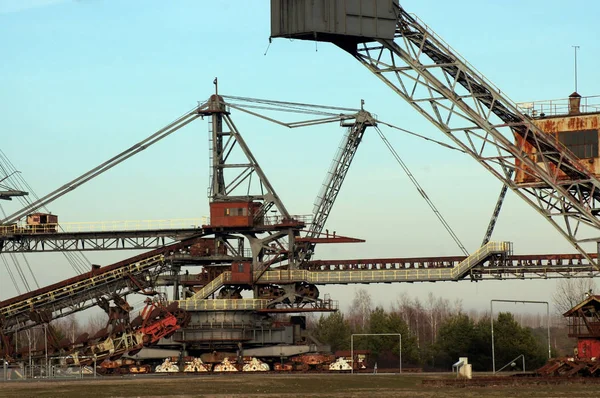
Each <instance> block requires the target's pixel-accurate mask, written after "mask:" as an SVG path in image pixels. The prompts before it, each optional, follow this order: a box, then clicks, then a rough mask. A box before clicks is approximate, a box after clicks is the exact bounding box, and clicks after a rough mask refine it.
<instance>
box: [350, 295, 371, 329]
mask: <svg viewBox="0 0 600 398" xmlns="http://www.w3.org/2000/svg"><path fill="white" fill-rule="evenodd" d="M371 311H373V300H372V299H371V295H370V294H369V292H367V290H366V289H363V288H360V289H357V290H356V291H355V292H354V299H353V300H352V305H351V306H350V322H351V323H352V324H353V326H354V329H355V330H356V329H358V328H360V330H361V331H364V330H365V329H366V327H367V325H368V324H369V319H370V318H371Z"/></svg>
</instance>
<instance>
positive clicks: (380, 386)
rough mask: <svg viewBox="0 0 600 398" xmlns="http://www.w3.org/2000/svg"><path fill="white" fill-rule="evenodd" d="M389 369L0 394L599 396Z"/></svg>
mask: <svg viewBox="0 0 600 398" xmlns="http://www.w3.org/2000/svg"><path fill="white" fill-rule="evenodd" d="M432 377H450V376H428V375H397V374H396V375H390V374H377V375H373V374H359V375H351V374H300V375H296V374H294V375H289V374H287V375H281V374H221V375H214V374H212V375H196V376H193V375H184V376H173V375H160V376H153V377H147V376H134V377H103V378H99V379H96V380H93V379H92V380H90V379H86V380H69V381H64V380H62V381H59V380H52V381H47V380H44V381H38V380H32V381H17V382H4V383H1V382H0V397H7V398H8V397H20V398H22V397H40V398H50V397H59V398H71V397H85V398H95V397H280V396H285V397H360V398H365V397H378V398H379V397H440V396H442V397H457V398H458V397H461V398H462V397H530V398H531V397H569V398H574V397H597V396H598V395H599V394H598V389H599V388H600V386H598V385H585V384H581V385H580V384H569V385H543V386H540V385H535V386H533V385H532V386H519V387H514V386H512V387H498V386H496V387H470V388H460V387H431V386H423V385H422V380H423V379H424V378H432Z"/></svg>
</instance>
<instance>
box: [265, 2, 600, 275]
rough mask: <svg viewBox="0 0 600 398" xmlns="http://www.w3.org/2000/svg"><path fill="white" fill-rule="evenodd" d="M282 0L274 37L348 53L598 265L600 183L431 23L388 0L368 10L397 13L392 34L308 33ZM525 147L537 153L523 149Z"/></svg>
mask: <svg viewBox="0 0 600 398" xmlns="http://www.w3.org/2000/svg"><path fill="white" fill-rule="evenodd" d="M282 3H285V5H286V6H287V7H288V8H286V7H283V6H281V5H280V4H279V2H277V1H273V2H272V10H275V12H274V14H273V15H274V18H275V17H282V15H283V14H279V15H277V12H282V13H285V12H288V14H287V16H288V17H289V18H285V17H282V18H281V21H280V22H281V24H279V25H278V24H277V21H272V30H273V31H274V32H275V34H274V35H273V36H280V37H290V38H298V39H308V40H314V39H315V38H316V39H317V40H321V41H329V42H332V43H334V44H336V45H337V46H339V47H340V48H342V49H344V50H345V51H347V52H348V53H350V54H351V55H352V56H354V57H355V58H356V59H357V60H358V61H359V62H360V63H362V64H363V65H364V66H366V67H367V68H368V69H369V70H370V71H371V72H372V73H374V74H375V75H376V76H377V77H379V78H380V79H381V80H382V81H383V82H384V83H385V84H386V85H388V86H389V87H390V88H391V89H392V90H394V91H395V92H396V93H397V94H398V95H399V96H400V97H402V98H403V99H404V100H406V101H407V102H408V103H409V104H410V105H412V107H413V108H414V109H416V110H417V111H418V112H419V113H421V114H422V115H423V116H424V117H425V118H427V119H428V120H429V121H430V122H431V123H432V124H434V125H435V126H436V127H438V128H439V129H440V130H441V131H442V132H443V133H444V134H446V136H447V137H449V138H450V139H451V140H452V141H454V142H455V143H456V145H458V146H459V147H460V148H461V149H462V150H464V151H465V152H466V153H468V154H469V155H471V156H472V157H473V158H474V159H475V160H476V161H477V162H478V163H480V164H481V165H482V166H483V167H485V168H486V169H487V170H488V171H489V172H490V173H492V174H493V175H494V176H495V177H497V178H498V179H500V180H501V181H502V182H503V184H506V185H507V186H508V187H509V188H510V189H511V190H512V191H513V192H515V193H516V194H517V195H518V196H519V197H521V198H522V199H523V200H525V202H526V203H528V204H529V205H530V206H532V207H533V208H534V209H536V210H537V211H538V212H539V213H540V214H541V215H543V216H544V217H545V218H546V219H547V220H548V221H549V222H550V223H551V224H552V225H553V226H554V227H555V228H556V229H557V230H558V231H559V232H560V233H561V234H562V235H563V236H564V237H565V238H566V239H567V240H568V241H569V242H570V243H571V244H572V245H573V246H574V247H575V248H576V249H577V250H578V251H579V252H580V253H581V254H582V255H583V256H584V257H586V258H587V259H588V260H589V261H590V262H591V263H592V264H594V265H596V266H597V265H598V264H597V261H596V260H595V259H594V258H592V257H591V256H590V255H589V254H588V253H587V252H586V251H585V250H584V248H583V247H582V246H581V243H582V242H586V241H593V240H598V239H599V237H598V232H599V231H598V230H599V229H600V219H599V218H598V217H597V214H598V212H599V211H600V203H599V202H598V201H599V199H600V192H599V191H598V188H600V181H599V180H598V179H597V178H596V177H595V176H594V175H593V174H592V173H591V172H590V171H589V170H588V169H587V168H585V167H584V166H583V165H581V164H580V163H579V162H578V158H577V157H576V156H575V155H574V154H573V153H571V152H570V151H569V150H568V149H567V148H565V147H564V146H563V145H562V144H560V143H558V142H557V141H555V140H554V139H553V138H552V137H551V136H549V135H548V134H545V133H544V132H543V131H542V130H540V128H538V127H537V126H536V125H535V124H534V123H533V122H532V120H531V119H530V118H528V117H527V116H525V115H524V114H523V113H521V112H520V110H519V109H518V107H517V105H516V104H515V103H514V102H512V101H511V100H510V99H509V98H508V97H507V96H506V95H505V94H504V93H503V92H502V91H501V90H500V89H498V88H497V87H495V86H494V85H493V84H492V83H491V82H489V81H488V80H487V79H486V78H485V76H483V74H481V73H480V72H479V71H477V70H476V69H475V68H474V67H473V66H471V65H470V64H469V63H468V62H467V61H466V60H465V59H464V58H462V57H461V56H460V55H459V54H458V53H457V52H456V51H455V50H454V49H452V48H451V47H450V46H449V45H448V44H447V43H445V42H444V41H443V39H441V38H440V37H439V36H438V35H437V34H435V32H433V31H432V30H431V29H430V28H429V27H428V26H427V25H425V24H424V23H423V22H422V21H420V20H419V19H418V18H417V17H416V16H414V15H412V14H409V13H408V12H406V11H405V10H404V9H403V8H402V7H400V6H399V5H398V4H397V1H394V2H393V3H394V4H393V6H392V9H389V4H388V2H385V3H386V4H387V6H386V7H387V8H385V7H382V6H381V4H382V2H373V3H371V5H370V7H373V8H376V10H375V11H374V14H369V15H377V16H378V17H380V13H382V11H383V15H384V16H385V15H387V14H386V13H389V14H392V15H393V16H394V17H395V18H396V21H395V29H394V31H393V34H390V35H389V36H390V37H382V34H381V32H379V31H378V32H373V34H372V36H371V37H369V35H368V34H365V33H364V32H363V31H360V32H358V33H353V34H348V33H345V32H351V31H352V26H349V25H347V26H345V29H346V31H345V32H341V33H339V34H332V33H331V32H330V31H329V32H326V33H322V34H321V35H319V33H318V32H315V33H314V34H311V35H307V34H305V33H303V32H299V30H298V29H297V28H298V26H297V25H294V24H293V23H292V22H290V21H294V18H291V16H293V15H292V14H293V13H296V12H299V10H298V9H295V8H294V6H293V4H292V3H290V2H282ZM277 7H280V8H277ZM377 7H379V8H377ZM313 11H314V10H313ZM348 12H349V11H348ZM365 15H367V13H366V12H363V19H365V18H367V17H366V16H365ZM384 22H385V21H384ZM286 23H289V26H288V25H286ZM347 24H349V22H347ZM315 25H317V23H316V22H315ZM384 27H385V26H384ZM313 30H316V27H313ZM390 32H391V31H390ZM528 145H531V146H532V147H533V148H534V150H533V153H535V156H532V154H531V151H530V152H529V153H527V152H526V146H528ZM513 172H514V173H515V174H517V172H521V173H524V174H525V175H527V176H528V177H531V180H532V181H533V182H528V183H517V182H515V180H514V179H513V178H511V176H512V174H513Z"/></svg>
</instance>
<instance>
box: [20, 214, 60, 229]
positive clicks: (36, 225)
mask: <svg viewBox="0 0 600 398" xmlns="http://www.w3.org/2000/svg"><path fill="white" fill-rule="evenodd" d="M26 224H27V228H28V229H31V230H34V231H35V232H57V230H58V216H56V215H54V214H48V213H32V214H28V215H27V221H26Z"/></svg>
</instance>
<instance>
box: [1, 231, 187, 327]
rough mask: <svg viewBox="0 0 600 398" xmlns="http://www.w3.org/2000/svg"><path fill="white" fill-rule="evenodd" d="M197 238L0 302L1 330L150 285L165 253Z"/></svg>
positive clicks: (184, 245)
mask: <svg viewBox="0 0 600 398" xmlns="http://www.w3.org/2000/svg"><path fill="white" fill-rule="evenodd" d="M195 241H196V239H188V240H186V241H182V242H179V243H175V244H172V245H169V246H165V247H162V248H160V249H156V250H152V251H150V252H148V253H144V254H140V255H137V256H134V257H131V258H129V259H127V260H123V261H119V262H118V263H115V264H112V265H108V266H105V267H101V268H98V269H95V270H92V271H90V272H87V273H85V274H82V275H78V276H75V277H73V278H70V279H67V280H64V281H61V282H57V283H54V284H52V285H49V286H46V287H43V288H41V289H37V290H34V291H32V292H29V293H25V294H22V295H20V296H16V297H13V298H10V299H8V300H4V301H1V302H0V326H1V330H2V331H3V332H8V331H15V330H20V329H25V328H27V327H30V326H33V325H35V324H36V323H39V322H42V321H43V320H44V319H46V320H49V319H55V318H59V317H62V316H66V315H69V314H72V313H74V312H77V311H81V310H83V309H86V308H89V307H91V306H93V305H95V304H96V301H97V299H98V298H99V297H107V296H108V297H109V296H110V295H112V294H113V293H119V294H120V295H126V294H129V293H132V292H136V291H141V290H143V289H146V288H148V287H150V286H151V285H152V282H153V281H154V279H155V278H156V277H157V276H158V274H159V273H160V272H161V271H162V270H163V268H164V266H165V256H166V255H168V254H171V253H173V252H175V251H178V250H181V249H183V248H185V247H187V246H189V245H191V244H193V243H194V242H195Z"/></svg>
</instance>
